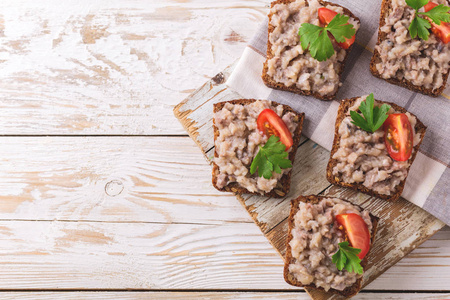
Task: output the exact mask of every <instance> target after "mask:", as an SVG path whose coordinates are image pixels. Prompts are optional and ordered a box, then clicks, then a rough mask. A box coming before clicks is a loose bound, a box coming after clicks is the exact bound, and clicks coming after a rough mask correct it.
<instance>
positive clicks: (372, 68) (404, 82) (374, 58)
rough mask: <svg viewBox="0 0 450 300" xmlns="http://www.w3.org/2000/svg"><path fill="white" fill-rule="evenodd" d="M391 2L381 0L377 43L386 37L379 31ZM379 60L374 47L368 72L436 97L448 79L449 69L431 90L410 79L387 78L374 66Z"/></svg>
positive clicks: (389, 9)
mask: <svg viewBox="0 0 450 300" xmlns="http://www.w3.org/2000/svg"><path fill="white" fill-rule="evenodd" d="M391 4H392V1H391V0H383V2H382V3H381V13H380V26H379V27H378V41H377V45H379V44H380V43H381V42H383V41H384V40H385V39H386V38H387V33H385V32H381V27H383V26H384V25H385V24H386V22H385V19H386V17H387V16H388V15H389V13H390V11H391V10H392V5H391ZM380 62H381V56H380V53H379V52H378V50H376V49H374V51H373V56H372V59H371V60H370V72H371V73H372V75H373V76H375V77H377V78H380V79H383V80H385V81H387V82H389V83H392V84H395V85H398V86H401V87H405V88H407V89H410V90H412V91H414V92H418V93H422V94H425V95H428V96H433V97H437V96H439V95H440V94H442V92H443V91H444V89H445V87H446V85H447V79H448V74H449V72H450V70H449V71H447V73H446V74H444V77H443V80H444V82H443V83H442V86H440V87H439V88H437V89H435V90H433V89H427V88H424V87H423V86H418V85H414V84H413V83H412V82H411V81H409V80H406V79H405V78H402V79H401V80H400V79H398V78H387V79H385V78H383V77H382V76H381V74H380V73H379V72H378V70H377V68H376V66H375V65H376V64H378V63H380Z"/></svg>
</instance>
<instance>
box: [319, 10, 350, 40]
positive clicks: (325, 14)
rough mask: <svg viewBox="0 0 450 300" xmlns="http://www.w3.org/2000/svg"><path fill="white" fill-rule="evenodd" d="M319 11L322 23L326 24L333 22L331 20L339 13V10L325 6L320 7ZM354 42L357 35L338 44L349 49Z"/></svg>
mask: <svg viewBox="0 0 450 300" xmlns="http://www.w3.org/2000/svg"><path fill="white" fill-rule="evenodd" d="M317 12H318V15H319V21H320V23H322V24H325V25H327V24H329V23H330V22H331V20H333V18H334V17H335V16H336V15H337V12H335V11H334V10H331V9H328V8H325V7H321V8H319V9H318V11H317ZM347 24H348V23H347ZM354 42H355V36H352V37H351V38H349V39H345V42H343V43H338V45H339V47H341V48H342V49H348V48H350V46H351V45H352V44H353V43H354Z"/></svg>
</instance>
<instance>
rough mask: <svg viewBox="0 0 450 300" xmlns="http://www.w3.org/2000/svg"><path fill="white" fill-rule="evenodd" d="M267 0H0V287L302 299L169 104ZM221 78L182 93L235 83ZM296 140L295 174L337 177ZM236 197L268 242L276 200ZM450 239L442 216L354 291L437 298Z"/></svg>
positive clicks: (88, 294)
mask: <svg viewBox="0 0 450 300" xmlns="http://www.w3.org/2000/svg"><path fill="white" fill-rule="evenodd" d="M269 2H270V1H268V0H231V1H222V0H152V1H147V0H117V1H109V0H98V1H91V0H63V1H56V0H40V1H35V0H4V1H1V2H0V79H1V80H0V99H1V101H0V110H1V115H2V118H1V120H2V121H1V122H0V142H1V145H0V160H1V163H0V240H1V247H0V265H1V266H2V272H1V273H0V299H294V298H295V299H309V296H308V295H307V294H306V293H305V292H304V291H303V290H302V289H297V288H294V287H291V286H289V285H287V284H286V283H285V282H284V279H283V278H282V275H281V274H282V268H283V261H282V258H281V257H280V256H279V254H278V252H277V251H276V250H275V249H274V248H273V247H272V245H270V244H269V243H268V242H267V239H266V237H264V235H263V234H261V231H260V229H259V227H258V226H257V225H256V224H255V223H254V222H253V220H252V218H251V217H250V215H249V214H248V213H247V212H246V210H244V209H242V206H241V204H240V203H239V201H237V200H236V197H235V196H233V195H231V194H228V193H220V192H218V191H216V190H215V189H214V188H213V187H212V186H211V183H210V181H211V174H210V172H211V169H210V167H209V165H208V163H207V161H206V160H205V159H204V157H203V154H202V153H201V151H199V150H198V147H197V145H196V144H195V143H194V142H193V141H192V140H191V139H190V138H189V137H187V136H185V135H186V132H185V130H184V129H183V127H182V126H181V125H180V123H179V122H178V121H177V120H176V119H175V117H174V115H173V112H172V110H173V109H174V107H175V105H176V104H178V103H179V102H180V101H182V100H183V99H185V98H186V97H187V96H188V95H190V94H191V93H192V92H194V91H195V89H196V88H197V87H199V86H201V85H202V84H204V82H205V81H207V80H209V79H210V78H211V77H214V76H215V75H216V74H217V72H219V71H221V70H223V69H224V68H226V67H227V66H228V65H230V64H231V63H232V62H234V61H235V60H236V59H237V58H239V56H240V54H241V52H242V50H243V48H244V46H245V45H246V43H247V41H248V40H249V38H250V37H251V36H252V35H253V34H254V32H255V30H256V28H257V26H258V25H259V23H260V21H261V20H262V19H263V18H264V16H265V14H266V13H267V10H268V5H269ZM230 70H231V69H230V68H228V69H227V70H226V71H224V74H225V76H226V74H228V73H229V71H230ZM223 81H224V77H223V76H215V77H214V83H213V84H210V83H207V84H206V85H204V86H203V89H202V91H201V92H200V91H199V92H197V93H195V95H193V96H190V98H191V99H194V100H195V99H202V98H203V99H204V98H208V97H213V96H214V99H215V100H219V99H224V100H227V99H230V98H232V97H234V95H232V94H230V92H229V91H224V93H223V94H222V93H220V94H218V95H216V94H217V90H216V88H217V86H216V85H217V84H219V83H223ZM200 93H203V94H202V95H203V96H202V97H200ZM204 102H205V101H204ZM209 102H210V101H209ZM209 102H205V108H204V109H206V108H207V106H208V105H209ZM189 103H193V102H191V101H190V102H189ZM189 103H188V104H189ZM188 104H186V105H185V106H184V108H185V110H184V111H180V113H184V114H185V116H187V115H188V114H189V115H190V116H191V119H193V118H192V116H195V119H196V120H201V121H200V122H199V123H198V124H197V125H198V126H197V130H196V131H192V132H191V134H195V132H198V133H199V136H202V135H205V134H208V132H209V130H211V127H210V123H207V122H209V121H210V115H209V114H206V115H202V110H195V108H196V107H197V106H199V105H197V104H195V105H194V106H192V107H191V108H189V110H190V111H188V109H187V108H188ZM201 118H203V119H201ZM202 122H204V125H203V126H202V125H201V124H200V123H202ZM194 127H195V124H192V126H190V127H189V128H194ZM211 132H212V131H211ZM48 135H57V136H51V137H46V136H48ZM65 135H67V136H65ZM136 135H138V136H136ZM146 135H151V136H152V137H148V136H146ZM302 143H303V144H302V145H301V146H300V148H299V152H298V153H297V161H298V162H299V163H301V164H302V169H301V170H299V171H298V172H296V174H295V176H294V180H295V182H298V183H299V185H302V187H301V189H300V187H298V189H299V190H301V191H302V192H305V193H316V192H317V193H318V192H321V191H323V190H327V192H329V193H331V192H334V191H332V190H329V189H328V185H327V183H326V182H325V181H324V177H323V176H322V175H321V170H322V167H323V166H324V164H325V163H326V159H325V156H326V151H324V150H323V149H321V148H320V147H317V146H316V145H315V144H314V143H313V142H311V141H308V140H306V139H303V141H302ZM199 144H200V145H203V146H202V147H204V148H205V149H206V148H207V147H208V145H209V147H212V140H206V139H203V140H201V142H200V143H199ZM246 203H253V204H254V213H253V214H254V215H255V214H260V215H261V218H262V220H263V221H264V220H267V219H270V220H274V222H273V223H272V224H269V225H266V227H265V231H266V235H268V234H272V235H273V238H272V242H273V244H274V245H275V246H276V245H278V248H280V247H281V246H280V245H281V244H282V243H283V241H282V240H283V235H282V234H280V235H276V234H275V232H276V230H278V228H279V227H277V224H276V222H281V223H280V224H281V225H280V226H282V224H284V223H283V221H284V218H283V216H282V214H283V213H285V212H287V210H288V205H286V203H285V202H279V203H280V213H281V214H280V215H279V216H277V214H276V213H275V211H274V212H268V211H267V208H269V207H270V206H271V202H270V201H266V202H265V203H262V202H259V201H255V199H247V200H246ZM266 224H268V223H266ZM260 225H263V223H260ZM449 249H450V229H449V228H448V227H445V228H444V229H443V230H441V231H439V232H438V233H437V234H436V235H434V236H433V237H431V238H430V239H429V240H428V241H426V242H425V243H424V244H423V245H421V246H420V247H419V248H418V249H416V250H414V251H413V252H412V253H411V254H410V255H407V256H406V257H405V258H403V259H402V260H401V261H400V262H399V263H397V264H396V265H395V266H394V267H392V268H390V269H389V270H388V271H387V272H385V273H384V274H383V275H381V276H380V277H379V278H378V279H377V280H375V281H374V282H372V283H371V284H370V285H369V286H368V287H367V288H368V289H370V290H376V291H378V293H362V294H361V295H360V296H359V297H361V298H360V299H374V298H383V299H439V298H449V297H450V296H449V294H448V292H449V291H450V287H449V286H448V282H450V252H449ZM40 290H45V292H39V291H40ZM130 290H136V291H130ZM180 290H183V291H180ZM389 290H396V291H399V293H396V294H390V293H385V291H389ZM417 290H419V291H433V290H440V291H446V293H443V294H434V293H433V294H431V293H422V294H420V293H419V294H412V293H409V292H408V291H417ZM97 291H98V292H97ZM220 291H224V292H220ZM400 291H403V292H401V293H400Z"/></svg>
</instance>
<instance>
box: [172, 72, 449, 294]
mask: <svg viewBox="0 0 450 300" xmlns="http://www.w3.org/2000/svg"><path fill="white" fill-rule="evenodd" d="M228 73H229V71H227V72H225V73H222V74H221V75H220V76H223V77H226V75H227V74H228ZM225 79H226V78H225ZM205 86H208V87H209V88H208V91H207V92H205ZM228 90H229V89H228V88H227V87H226V85H224V84H223V83H222V82H216V81H215V80H211V81H210V82H209V83H207V84H206V85H204V86H203V87H201V88H200V89H199V90H198V92H199V93H198V95H197V92H194V94H193V95H191V96H190V97H189V98H188V99H186V100H185V101H183V102H181V103H180V104H179V105H178V106H177V107H176V108H175V111H174V112H175V116H177V118H178V119H179V120H180V122H181V123H182V124H183V126H184V127H185V128H186V129H187V131H188V132H189V135H190V136H191V137H193V138H194V140H195V141H196V143H197V144H198V145H199V147H200V149H201V151H202V152H203V153H205V155H206V153H208V151H209V153H211V152H212V151H213V150H211V147H212V143H213V134H212V130H209V131H208V130H203V131H201V132H200V131H198V130H197V128H202V127H203V126H208V127H210V125H208V124H211V119H212V109H208V107H211V105H212V103H214V101H217V99H215V96H216V95H217V96H218V97H220V98H221V99H224V98H226V97H227V93H228ZM205 95H207V97H204V96H205ZM219 95H220V96H219ZM230 96H231V97H235V93H234V92H232V91H230ZM208 103H211V104H209V105H208ZM185 106H186V108H185ZM199 110H201V113H198V112H197V111H199ZM193 111H196V112H197V113H196V114H193V113H192V112H193ZM198 115H201V117H200V118H198V119H197V118H196V117H197V116H198ZM311 143H312V142H311ZM303 148H305V147H303ZM316 148H317V150H316V151H315V152H317V153H318V154H319V156H321V157H318V158H317V161H314V162H312V163H311V164H310V165H307V167H309V168H310V172H308V174H316V175H320V174H323V177H325V167H324V166H323V164H325V162H326V161H328V159H329V152H328V151H325V150H324V149H322V150H321V147H320V146H316ZM299 151H301V149H299ZM209 153H208V155H206V156H207V159H211V155H210V154H209ZM304 167H305V162H304V161H302V164H300V160H298V161H297V160H296V162H295V165H294V172H298V173H297V174H301V168H304ZM299 169H300V170H299ZM305 177H307V176H305ZM319 178H320V177H319ZM295 179H296V180H298V179H297V178H295ZM312 182H314V183H315V184H317V185H316V186H315V185H313V187H314V188H315V189H317V190H316V191H315V193H319V192H320V191H321V190H323V189H325V188H326V187H328V186H329V185H327V183H326V182H325V181H322V183H321V181H320V179H313V180H312ZM321 184H322V185H321ZM293 186H294V187H295V188H294V189H293V192H292V193H290V195H291V196H289V195H288V196H287V197H286V198H285V199H283V200H276V199H268V198H267V197H259V196H250V197H249V196H248V195H243V196H241V195H238V196H237V198H238V199H239V200H240V201H241V203H242V204H243V206H244V207H245V208H246V209H247V210H248V212H249V213H250V215H251V216H252V218H253V219H254V221H255V223H256V224H257V225H258V226H259V227H260V228H261V230H262V232H263V233H264V234H265V235H266V237H267V238H268V239H269V241H270V242H271V243H272V244H273V245H274V246H275V247H276V249H277V250H278V251H279V252H280V254H283V252H284V251H285V244H284V243H283V242H282V241H283V240H284V239H285V238H284V237H285V236H286V226H285V224H283V223H282V222H283V220H284V219H285V218H287V216H288V211H289V199H292V197H295V195H298V194H303V195H305V194H306V192H308V193H311V192H313V190H314V189H313V190H309V191H308V188H305V186H303V185H302V184H301V183H299V184H298V185H297V181H294V180H293ZM297 187H300V188H297ZM328 193H329V194H330V195H336V196H339V197H342V198H348V199H349V200H351V201H352V202H354V203H356V204H358V205H360V206H362V207H364V208H367V209H368V210H369V211H371V212H372V213H373V214H374V215H375V216H378V217H380V219H381V222H380V225H379V230H378V234H377V240H378V241H379V242H378V243H377V242H376V243H375V244H374V246H373V247H374V248H373V249H372V252H371V257H370V258H369V264H368V269H367V271H366V272H365V274H364V278H363V286H366V285H367V284H368V283H370V282H371V281H373V280H374V279H375V278H377V277H378V276H380V275H381V274H382V273H383V272H384V271H386V270H387V269H388V268H390V267H392V266H393V265H394V264H395V263H396V262H397V261H399V260H400V259H401V258H403V257H404V256H405V255H406V254H408V253H409V252H410V251H412V250H413V249H415V248H416V247H417V246H419V245H420V244H421V243H423V242H424V241H425V240H426V239H428V238H429V237H431V236H432V235H433V234H435V233H436V232H437V231H438V230H439V229H441V228H442V227H444V225H445V224H444V223H443V222H441V221H439V220H438V219H436V218H435V217H433V216H432V215H430V214H429V213H427V212H425V211H424V210H422V209H421V208H419V207H416V206H414V205H413V204H411V203H409V202H407V201H406V200H404V199H402V200H401V201H398V202H396V203H389V202H386V201H383V200H381V199H377V198H370V197H368V196H366V195H363V194H360V193H355V192H350V191H348V190H343V189H338V188H335V187H333V188H331V189H330V190H329V191H328ZM328 193H327V194H328ZM307 292H308V293H310V295H311V297H312V298H314V299H330V298H336V299H337V298H338V297H337V296H332V295H329V294H327V293H324V292H321V291H314V290H309V289H307Z"/></svg>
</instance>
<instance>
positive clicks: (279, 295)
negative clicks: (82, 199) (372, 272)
mask: <svg viewBox="0 0 450 300" xmlns="http://www.w3.org/2000/svg"><path fill="white" fill-rule="evenodd" d="M0 297H1V298H2V299H5V300H10V299H23V300H27V299H33V300H35V299H45V300H48V299H57V300H72V299H74V300H75V299H77V300H78V299H80V298H81V299H117V300H133V299H138V300H140V299H168V300H170V299H172V300H178V299H181V300H183V299H186V300H191V299H192V300H197V299H208V300H214V299H221V300H223V299H229V300H239V299H280V300H308V299H310V297H309V296H308V295H307V294H306V293H287V292H259V293H255V292H43V293H32V294H30V293H24V292H17V293H11V292H7V293H0ZM449 297H450V294H448V293H404V294H388V293H376V294H375V293H360V294H359V295H358V296H357V297H355V298H354V299H356V300H358V299H359V300H373V299H386V300H394V299H398V300H401V299H408V300H432V299H436V300H438V299H444V298H449Z"/></svg>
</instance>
